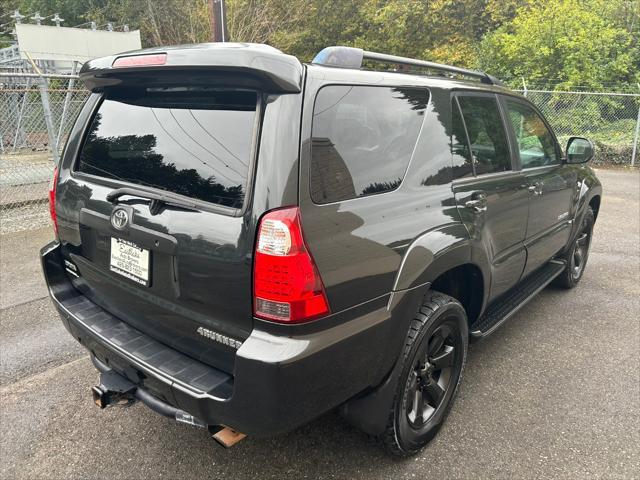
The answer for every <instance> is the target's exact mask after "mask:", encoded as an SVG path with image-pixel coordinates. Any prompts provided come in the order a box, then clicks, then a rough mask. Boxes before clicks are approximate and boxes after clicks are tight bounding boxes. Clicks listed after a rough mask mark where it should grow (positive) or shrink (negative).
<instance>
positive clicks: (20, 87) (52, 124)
mask: <svg viewBox="0 0 640 480" xmlns="http://www.w3.org/2000/svg"><path fill="white" fill-rule="evenodd" d="M76 81H77V77H75V76H61V75H49V76H43V77H40V76H38V75H34V74H29V73H2V74H0V232H2V233H6V232H7V231H13V230H16V229H24V228H30V227H31V226H36V225H41V224H43V223H46V221H47V215H48V212H47V209H46V208H44V204H46V202H47V191H48V184H49V181H50V180H51V174H52V171H53V165H54V160H55V159H56V158H57V157H58V155H59V154H60V152H61V151H62V148H63V147H64V144H65V142H66V139H67V136H68V133H69V131H70V129H71V125H72V124H73V121H74V120H75V118H76V116H77V114H78V112H79V111H80V108H81V107H82V105H83V104H84V101H85V100H86V98H87V96H88V92H87V90H85V89H84V88H82V87H81V86H80V87H78V86H76Z"/></svg>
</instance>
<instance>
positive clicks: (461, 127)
mask: <svg viewBox="0 0 640 480" xmlns="http://www.w3.org/2000/svg"><path fill="white" fill-rule="evenodd" d="M452 118H453V129H452V130H453V136H455V137H456V139H455V140H453V141H452V144H453V146H454V154H457V155H470V157H471V159H472V162H471V164H472V167H473V172H472V176H471V177H467V178H462V179H460V180H459V181H456V182H455V183H454V185H453V189H454V194H455V197H456V203H457V205H458V209H459V211H460V216H461V218H462V221H463V222H464V223H465V225H466V226H467V228H468V230H469V232H470V234H471V236H472V238H474V239H476V240H477V241H479V242H481V243H482V249H483V250H484V251H485V252H486V253H487V257H488V261H489V263H490V267H491V287H490V293H489V299H490V300H491V299H493V298H495V297H497V296H498V295H500V294H501V293H503V292H505V291H506V290H508V289H509V288H510V287H512V286H513V285H515V284H516V283H517V282H518V280H519V279H520V276H521V275H522V271H523V269H524V266H525V262H526V252H525V250H524V243H523V242H524V239H525V233H526V229H527V216H528V209H529V206H528V205H529V192H528V190H527V187H528V185H527V183H526V179H525V178H524V176H523V175H522V173H521V172H518V171H516V170H514V168H513V167H514V163H513V161H512V155H511V151H510V148H509V142H508V140H507V134H506V131H505V127H504V122H503V119H502V116H501V113H500V109H499V108H498V101H497V97H496V96H495V95H493V94H475V93H474V94H467V93H464V94H458V95H456V97H454V99H453V117H452ZM456 145H458V147H456ZM460 145H461V147H460ZM469 151H470V153H469Z"/></svg>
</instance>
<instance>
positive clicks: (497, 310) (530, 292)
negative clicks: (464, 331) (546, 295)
mask: <svg viewBox="0 0 640 480" xmlns="http://www.w3.org/2000/svg"><path fill="white" fill-rule="evenodd" d="M565 267H566V262H564V261H562V260H551V261H549V262H548V263H547V264H546V265H544V266H543V267H540V268H539V269H538V270H536V271H535V272H533V273H532V274H531V275H529V276H528V277H527V278H525V279H524V281H522V283H520V284H518V285H516V286H515V287H514V288H512V289H511V290H509V291H508V292H506V293H505V294H503V295H502V296H501V297H500V298H498V299H497V300H496V301H495V302H493V303H492V304H491V305H490V306H489V308H487V310H486V311H485V312H484V314H483V315H482V317H480V318H479V319H477V320H476V321H475V322H474V323H473V325H471V327H470V329H469V330H470V332H471V333H470V335H471V337H472V338H474V339H479V338H483V337H486V336H487V335H490V334H491V333H493V332H494V331H495V330H496V329H497V328H498V327H499V326H500V325H502V324H503V323H504V322H506V321H507V320H509V318H511V317H512V316H513V315H514V314H515V313H516V312H517V311H518V310H520V309H521V308H522V307H523V306H525V305H526V304H527V303H528V302H529V300H531V299H532V298H533V297H535V296H536V295H537V294H538V293H539V292H540V290H542V289H543V288H544V287H546V286H547V285H548V284H549V283H551V281H552V280H553V279H554V278H556V277H557V276H558V275H560V274H561V273H562V271H563V270H564V269H565Z"/></svg>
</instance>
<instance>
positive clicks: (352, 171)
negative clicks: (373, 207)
mask: <svg viewBox="0 0 640 480" xmlns="http://www.w3.org/2000/svg"><path fill="white" fill-rule="evenodd" d="M428 101H429V92H428V91H427V90H424V89H419V88H409V87H397V88H388V87H368V86H343V85H331V86H327V87H324V88H322V89H321V90H320V91H319V92H318V95H317V97H316V102H315V106H314V110H313V125H312V132H311V136H312V142H311V172H310V183H311V198H312V199H313V201H314V202H316V203H329V202H336V201H340V200H348V199H351V198H356V197H364V196H367V195H374V194H376V193H383V192H388V191H391V190H394V189H396V188H397V187H398V186H399V185H400V183H401V182H402V179H403V177H404V174H405V171H406V169H407V166H408V165H409V160H410V159H411V154H412V153H413V150H414V148H415V145H416V141H417V139H418V134H419V133H420V127H421V126H422V121H423V119H424V113H425V110H426V108H427V102H428Z"/></svg>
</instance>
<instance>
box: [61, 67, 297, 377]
mask: <svg viewBox="0 0 640 480" xmlns="http://www.w3.org/2000/svg"><path fill="white" fill-rule="evenodd" d="M129 75H130V74H129ZM180 76H181V75H180V73H179V72H176V71H172V73H171V82H170V84H167V85H163V84H162V82H161V81H159V80H158V78H159V77H161V73H160V71H158V73H156V74H155V75H154V77H155V78H156V80H155V81H154V82H153V86H145V84H144V82H137V81H136V80H135V79H134V78H133V77H131V76H129V78H128V81H127V82H126V83H124V84H121V85H119V86H116V87H109V88H106V89H104V90H103V91H101V93H100V94H99V95H94V96H93V97H92V99H91V100H90V102H89V103H88V105H87V106H86V107H85V111H84V112H83V115H84V116H85V117H86V119H84V122H85V123H86V125H85V128H84V130H85V131H84V134H83V138H82V140H80V139H76V140H77V142H78V145H77V146H76V147H77V148H76V153H74V152H73V148H70V147H73V145H72V144H73V142H74V141H76V140H74V139H73V138H72V140H71V141H70V145H68V146H67V152H66V153H65V156H64V159H63V164H62V165H61V169H60V178H59V183H58V188H57V200H56V202H57V203H56V206H57V215H58V225H59V238H60V241H61V243H62V252H63V255H64V257H65V264H66V267H67V272H68V274H69V276H70V277H71V278H72V281H73V283H74V285H75V286H76V288H77V289H79V290H80V291H81V292H82V293H84V294H85V295H86V296H87V297H88V298H90V299H91V300H92V301H94V302H95V303H96V304H98V305H100V306H101V307H103V308H105V309H106V310H108V311H109V312H111V313H112V314H114V315H116V316H117V317H119V318H120V319H122V320H123V321H125V322H127V323H129V324H130V325H132V326H134V327H135V328H137V329H139V330H140V331H142V332H144V333H146V334H147V335H149V336H152V337H153V338H156V339H158V340H159V341H161V342H163V343H165V344H168V345H170V346H172V347H174V348H176V349H178V350H180V351H182V352H184V353H186V354H188V355H190V356H192V357H193V358H196V359H199V360H201V361H203V362H206V363H209V364H211V365H214V366H216V367H217V368H221V369H224V370H227V371H229V372H231V371H232V370H233V361H234V357H235V351H236V349H237V348H238V347H239V346H240V345H241V342H242V341H243V340H244V339H245V338H246V337H247V336H248V335H249V333H250V331H251V329H252V325H253V319H252V298H251V291H252V290H251V281H252V253H253V243H254V238H255V226H256V221H257V217H258V216H259V215H260V213H261V212H256V211H254V210H252V208H253V206H252V195H251V194H252V185H253V180H254V175H255V168H256V157H257V150H258V147H259V138H260V132H261V128H262V125H261V119H262V118H263V115H264V104H265V102H264V98H265V95H264V92H260V91H258V90H255V89H251V88H247V87H246V86H241V87H235V86H233V85H221V83H223V82H221V81H220V78H221V76H220V75H219V74H218V75H217V80H216V82H215V83H216V84H215V86H207V85H205V82H202V81H201V79H202V78H204V77H205V76H206V75H205V74H202V77H201V79H200V81H198V82H197V84H196V85H194V84H193V83H191V82H190V79H192V78H193V77H192V76H190V75H188V74H186V72H185V75H182V78H183V81H182V82H180V81H179V80H178V79H179V77H180ZM110 78H111V79H113V78H115V77H114V76H113V75H112V76H111V77H110ZM229 83H231V82H229ZM82 121H83V119H82V118H81V119H80V120H79V122H82ZM78 128H79V127H78V126H76V129H78ZM72 136H73V135H72ZM291 140H292V141H297V139H291ZM263 203H264V202H263V201H261V202H260V204H263ZM274 206H278V205H274Z"/></svg>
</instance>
